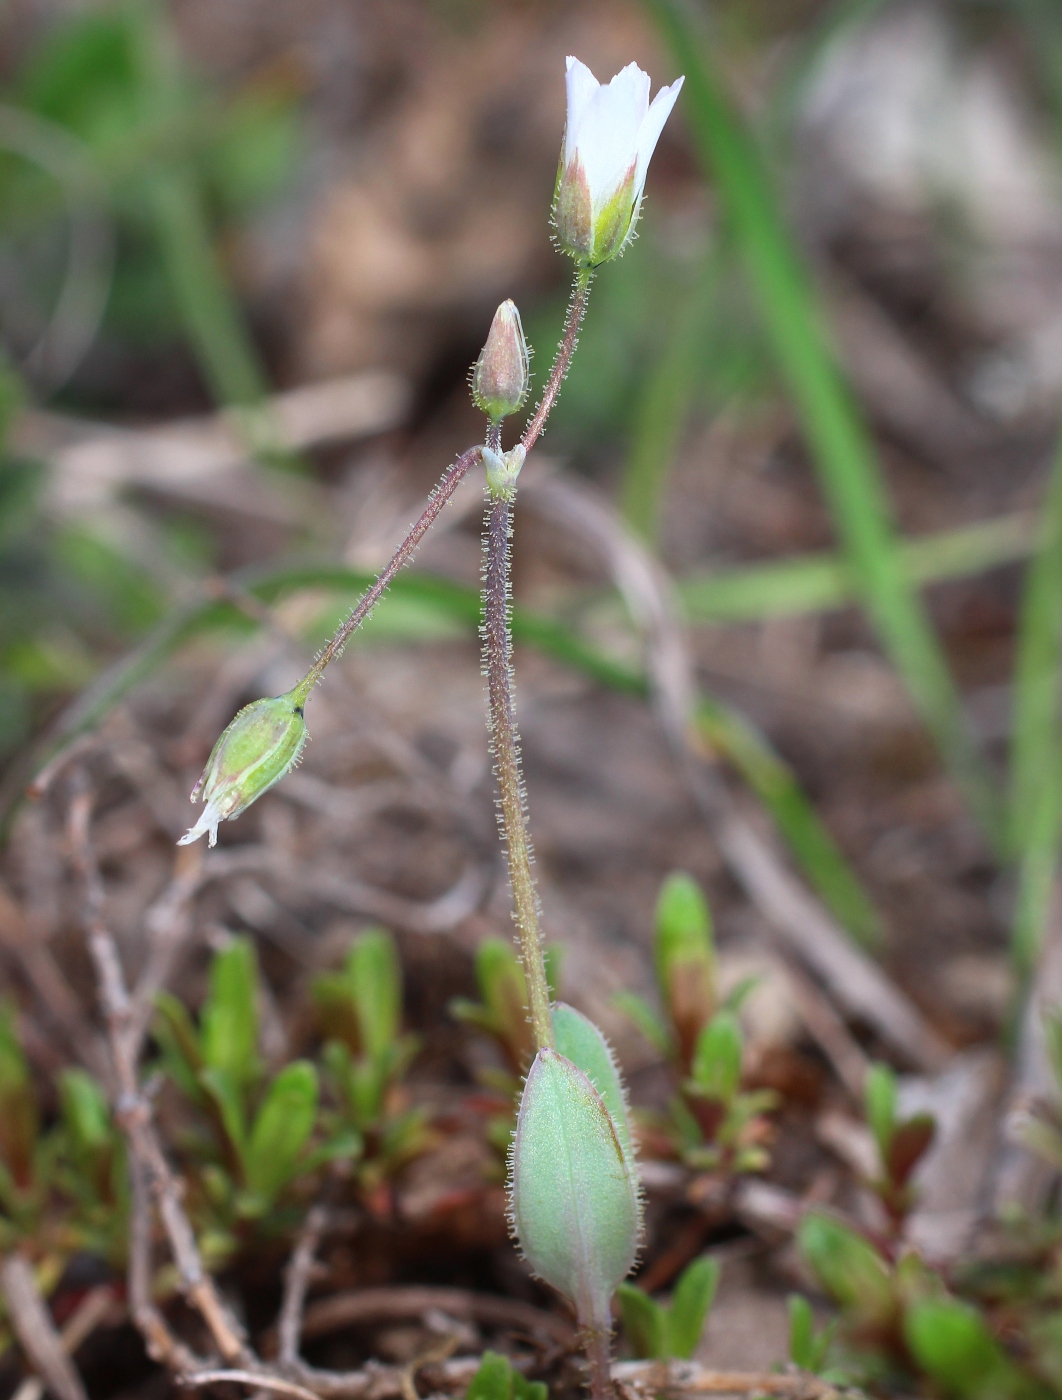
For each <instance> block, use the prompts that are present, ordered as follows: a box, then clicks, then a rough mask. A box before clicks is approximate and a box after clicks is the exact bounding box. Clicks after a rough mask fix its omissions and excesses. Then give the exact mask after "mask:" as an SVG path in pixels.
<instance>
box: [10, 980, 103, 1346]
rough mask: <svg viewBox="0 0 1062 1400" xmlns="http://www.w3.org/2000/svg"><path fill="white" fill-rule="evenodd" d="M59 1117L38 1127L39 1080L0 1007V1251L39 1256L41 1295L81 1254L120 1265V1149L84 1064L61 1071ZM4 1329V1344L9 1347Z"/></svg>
mask: <svg viewBox="0 0 1062 1400" xmlns="http://www.w3.org/2000/svg"><path fill="white" fill-rule="evenodd" d="M56 1088H57V1090H58V1098H59V1113H58V1116H57V1118H56V1120H55V1122H54V1123H53V1124H52V1126H51V1127H50V1128H48V1129H47V1130H45V1129H44V1128H43V1126H42V1115H41V1111H40V1106H39V1103H38V1099H37V1091H36V1086H35V1084H34V1080H33V1077H32V1075H31V1073H30V1069H29V1065H28V1064H27V1062H26V1058H25V1054H24V1052H23V1049H22V1046H21V1043H20V1042H19V1039H18V1035H17V1032H16V1027H15V1015H14V1012H13V1011H12V1010H11V1009H10V1008H2V1009H0V1250H2V1251H4V1252H7V1251H9V1250H12V1249H15V1248H20V1249H22V1250H24V1251H28V1252H29V1253H30V1254H31V1256H32V1257H33V1259H34V1261H35V1271H36V1274H37V1278H38V1283H39V1285H40V1286H41V1288H42V1290H43V1291H44V1292H45V1293H48V1292H50V1291H51V1289H52V1288H54V1287H55V1285H56V1284H57V1283H58V1282H59V1280H60V1278H61V1277H62V1274H63V1271H64V1269H65V1267H66V1264H67V1263H68V1261H69V1260H70V1259H72V1258H73V1257H74V1256H75V1255H78V1254H92V1255H95V1256H96V1257H97V1258H98V1259H100V1260H102V1261H103V1262H104V1263H106V1264H108V1265H110V1266H111V1267H112V1268H114V1269H119V1270H120V1269H121V1268H123V1267H124V1264H125V1254H126V1227H127V1219H128V1191H127V1183H126V1174H125V1154H124V1148H123V1143H122V1139H121V1135H120V1133H119V1132H118V1131H117V1129H116V1127H115V1124H114V1121H113V1119H112V1117H111V1112H110V1107H109V1105H108V1103H107V1098H106V1095H105V1094H104V1092H103V1090H102V1089H101V1088H100V1086H99V1085H98V1084H97V1083H96V1081H95V1080H94V1079H92V1078H91V1076H90V1075H88V1074H86V1073H85V1072H84V1071H83V1070H75V1069H70V1070H64V1071H62V1073H61V1074H60V1075H59V1077H58V1081H57V1085H56ZM6 1341H7V1338H6V1334H5V1332H4V1331H3V1329H2V1328H0V1350H2V1348H3V1346H4V1345H6Z"/></svg>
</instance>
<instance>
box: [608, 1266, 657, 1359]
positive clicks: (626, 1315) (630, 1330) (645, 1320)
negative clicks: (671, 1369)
mask: <svg viewBox="0 0 1062 1400" xmlns="http://www.w3.org/2000/svg"><path fill="white" fill-rule="evenodd" d="M616 1300H617V1302H618V1303H619V1305H620V1314H621V1316H622V1317H623V1330H624V1332H625V1333H626V1334H627V1341H628V1343H629V1344H630V1348H631V1351H633V1352H634V1355H635V1357H636V1358H637V1359H638V1360H639V1361H655V1360H657V1359H663V1358H664V1357H665V1356H666V1355H667V1353H666V1350H665V1347H666V1337H665V1331H666V1324H667V1317H666V1314H665V1312H664V1309H663V1308H662V1307H661V1306H660V1304H659V1303H658V1302H657V1301H656V1300H655V1299H654V1298H650V1296H649V1294H648V1293H646V1292H645V1291H644V1289H641V1288H639V1287H638V1286H637V1284H634V1283H621V1284H620V1285H619V1287H618V1288H617V1289H616Z"/></svg>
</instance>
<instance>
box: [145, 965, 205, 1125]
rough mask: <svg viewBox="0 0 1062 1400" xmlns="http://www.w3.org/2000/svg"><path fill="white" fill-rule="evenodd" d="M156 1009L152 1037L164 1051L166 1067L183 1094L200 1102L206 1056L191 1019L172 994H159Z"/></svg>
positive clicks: (184, 1007) (164, 1064) (163, 1057)
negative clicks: (200, 1078) (201, 1079)
mask: <svg viewBox="0 0 1062 1400" xmlns="http://www.w3.org/2000/svg"><path fill="white" fill-rule="evenodd" d="M155 1010H156V1012H157V1013H158V1014H157V1015H156V1017H155V1021H154V1024H153V1026H152V1034H153V1035H154V1037H155V1039H156V1041H157V1042H158V1045H159V1048H160V1050H161V1051H162V1063H163V1067H164V1069H165V1071H166V1073H167V1074H168V1075H169V1077H170V1078H171V1079H172V1080H173V1082H174V1084H176V1085H177V1087H178V1089H180V1091H181V1093H182V1094H184V1096H185V1097H186V1098H188V1099H191V1100H192V1102H193V1103H197V1102H199V1101H200V1100H201V1099H202V1097H203V1086H202V1084H201V1083H200V1081H199V1076H200V1073H201V1072H202V1069H203V1055H202V1051H201V1048H200V1044H199V1034H198V1032H197V1031H196V1028H195V1025H194V1024H193V1022H192V1018H191V1016H189V1014H188V1010H187V1008H186V1006H185V1005H184V1003H183V1002H181V1001H178V1000H177V998H176V997H175V996H173V995H172V994H171V993H170V992H159V994H158V996H157V997H156V998H155Z"/></svg>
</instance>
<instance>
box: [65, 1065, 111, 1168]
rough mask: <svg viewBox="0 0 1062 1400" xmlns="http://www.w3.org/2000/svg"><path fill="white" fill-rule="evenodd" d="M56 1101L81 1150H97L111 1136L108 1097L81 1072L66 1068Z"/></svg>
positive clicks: (107, 1142) (90, 1077) (91, 1078)
mask: <svg viewBox="0 0 1062 1400" xmlns="http://www.w3.org/2000/svg"><path fill="white" fill-rule="evenodd" d="M59 1100H60V1104H61V1106H62V1112H63V1121H64V1123H65V1124H66V1126H67V1128H68V1130H69V1132H70V1135H71V1137H72V1138H73V1140H74V1142H75V1143H76V1144H77V1146H78V1147H79V1148H81V1149H82V1150H83V1151H88V1152H93V1151H98V1150H99V1149H100V1148H104V1147H107V1146H109V1145H110V1143H111V1140H112V1137H113V1125H112V1123H111V1111H110V1106H109V1104H108V1103H107V1095H106V1094H105V1093H104V1092H103V1089H102V1087H101V1086H100V1085H99V1084H97V1083H96V1081H95V1079H93V1077H92V1075H91V1074H87V1073H86V1072H85V1071H84V1070H83V1069H65V1070H63V1071H62V1073H61V1074H60V1076H59Z"/></svg>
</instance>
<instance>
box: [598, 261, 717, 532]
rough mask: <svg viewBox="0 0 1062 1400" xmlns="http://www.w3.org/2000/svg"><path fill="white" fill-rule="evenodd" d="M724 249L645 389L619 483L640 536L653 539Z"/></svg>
mask: <svg viewBox="0 0 1062 1400" xmlns="http://www.w3.org/2000/svg"><path fill="white" fill-rule="evenodd" d="M720 261H721V253H720V251H719V250H718V249H715V248H712V249H711V250H710V252H709V254H708V256H707V257H706V259H705V264H704V267H703V268H702V270H701V273H700V276H699V277H698V279H697V283H696V286H695V287H694V288H693V290H692V294H691V295H690V297H689V298H688V299H687V301H686V304H685V306H684V308H683V311H682V313H681V315H680V316H679V317H678V318H677V320H676V323H675V327H674V330H673V331H672V334H671V337H670V339H669V340H668V343H667V345H666V346H665V348H664V353H663V354H662V355H661V356H660V359H659V360H658V362H657V364H656V365H655V366H654V368H653V370H652V372H651V373H650V374H649V375H648V376H647V377H646V380H645V383H644V384H643V386H642V388H641V392H640V394H639V400H638V404H637V407H636V409H635V414H634V431H633V434H632V440H631V445H630V451H629V452H628V454H627V460H626V463H625V464H624V468H623V480H622V482H621V484H620V510H621V513H622V515H623V518H624V520H625V521H626V522H627V524H628V525H629V526H630V528H631V529H632V530H633V531H634V532H635V534H637V535H638V536H639V537H640V538H641V539H643V540H645V541H647V542H648V543H650V544H651V543H653V542H655V540H656V538H657V533H658V530H659V525H660V509H661V506H662V504H663V499H664V492H665V490H666V487H667V478H668V473H669V472H670V469H671V464H672V462H673V461H674V459H675V454H676V452H677V451H678V447H679V442H680V440H681V437H682V432H683V429H684V427H685V425H686V417H687V413H688V411H689V407H690V403H691V401H692V399H693V396H694V390H695V385H696V380H697V363H696V356H695V351H696V343H697V340H698V337H699V334H700V332H701V328H702V327H703V325H704V323H705V321H706V320H707V319H708V316H709V314H710V312H711V308H712V304H713V301H714V300H715V292H716V288H717V285H718V281H719V275H720Z"/></svg>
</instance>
